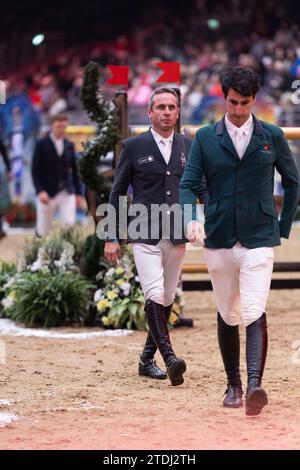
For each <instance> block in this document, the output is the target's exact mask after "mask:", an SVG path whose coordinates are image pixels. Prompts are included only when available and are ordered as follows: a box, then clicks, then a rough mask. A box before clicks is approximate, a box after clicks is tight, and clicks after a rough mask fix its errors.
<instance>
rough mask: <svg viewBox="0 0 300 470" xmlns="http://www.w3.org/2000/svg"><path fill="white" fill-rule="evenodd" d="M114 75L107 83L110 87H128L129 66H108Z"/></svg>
mask: <svg viewBox="0 0 300 470" xmlns="http://www.w3.org/2000/svg"><path fill="white" fill-rule="evenodd" d="M107 67H108V68H109V70H110V71H111V73H112V76H111V77H110V78H109V79H108V80H107V82H106V83H109V84H110V85H126V86H128V75H129V67H128V65H108V66H107Z"/></svg>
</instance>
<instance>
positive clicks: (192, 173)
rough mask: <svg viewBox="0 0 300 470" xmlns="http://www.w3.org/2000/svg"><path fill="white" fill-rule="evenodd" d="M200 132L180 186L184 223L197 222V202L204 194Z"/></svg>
mask: <svg viewBox="0 0 300 470" xmlns="http://www.w3.org/2000/svg"><path fill="white" fill-rule="evenodd" d="M199 132H200V131H198V132H197V134H196V137H195V139H194V141H193V143H192V146H191V150H190V153H189V157H188V161H187V165H186V167H185V170H184V173H183V176H182V178H181V180H180V186H179V202H180V204H181V206H182V209H183V213H184V223H185V225H186V224H188V222H190V221H191V220H196V219H197V217H196V200H197V197H198V195H199V194H200V193H202V190H203V186H202V177H203V173H204V172H203V161H202V158H203V157H202V149H201V144H200V139H199Z"/></svg>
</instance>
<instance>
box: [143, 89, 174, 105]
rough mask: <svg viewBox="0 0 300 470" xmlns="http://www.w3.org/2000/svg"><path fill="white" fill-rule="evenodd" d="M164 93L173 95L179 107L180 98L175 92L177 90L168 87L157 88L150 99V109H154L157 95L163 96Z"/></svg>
mask: <svg viewBox="0 0 300 470" xmlns="http://www.w3.org/2000/svg"><path fill="white" fill-rule="evenodd" d="M162 93H170V94H171V95H173V96H175V98H176V101H177V106H179V96H178V93H177V91H176V90H175V88H171V87H168V86H160V87H158V88H156V89H155V90H154V91H153V92H152V93H151V96H150V98H149V104H148V107H149V108H150V109H152V108H153V104H154V98H155V97H156V96H157V95H161V94H162Z"/></svg>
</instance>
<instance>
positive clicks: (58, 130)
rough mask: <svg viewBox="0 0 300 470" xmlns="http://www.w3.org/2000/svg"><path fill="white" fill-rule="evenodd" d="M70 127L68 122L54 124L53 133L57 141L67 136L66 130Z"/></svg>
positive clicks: (55, 122)
mask: <svg viewBox="0 0 300 470" xmlns="http://www.w3.org/2000/svg"><path fill="white" fill-rule="evenodd" d="M67 126H68V121H67V120H65V121H54V123H53V124H52V132H53V134H54V135H55V137H56V138H57V139H63V138H64V137H65V134H66V128H67Z"/></svg>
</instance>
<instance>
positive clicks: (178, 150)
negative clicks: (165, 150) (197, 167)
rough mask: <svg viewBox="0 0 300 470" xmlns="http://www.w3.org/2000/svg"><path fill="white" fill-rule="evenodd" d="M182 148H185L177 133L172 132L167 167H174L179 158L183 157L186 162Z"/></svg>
mask: <svg viewBox="0 0 300 470" xmlns="http://www.w3.org/2000/svg"><path fill="white" fill-rule="evenodd" d="M184 150H185V149H184V148H183V145H182V141H181V140H180V137H179V135H178V134H177V133H176V132H174V135H173V144H172V151H171V156H170V160H169V163H168V167H170V168H176V167H177V164H178V161H179V159H184V160H185V162H186V160H187V155H185V152H184Z"/></svg>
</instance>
